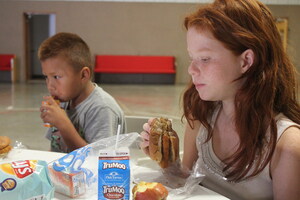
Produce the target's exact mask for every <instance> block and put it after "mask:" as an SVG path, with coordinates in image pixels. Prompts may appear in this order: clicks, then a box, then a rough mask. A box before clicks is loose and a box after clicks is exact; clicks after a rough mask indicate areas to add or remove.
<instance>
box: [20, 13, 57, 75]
mask: <svg viewBox="0 0 300 200" xmlns="http://www.w3.org/2000/svg"><path fill="white" fill-rule="evenodd" d="M55 18H56V15H55V14H36V13H24V19H25V56H26V58H25V59H26V61H25V63H26V80H34V79H43V73H42V68H41V64H40V61H39V59H38V55H37V54H38V48H39V46H40V44H41V43H42V42H43V41H44V40H45V39H47V38H49V37H51V36H52V35H54V34H55Z"/></svg>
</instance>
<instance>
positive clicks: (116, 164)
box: [98, 148, 130, 200]
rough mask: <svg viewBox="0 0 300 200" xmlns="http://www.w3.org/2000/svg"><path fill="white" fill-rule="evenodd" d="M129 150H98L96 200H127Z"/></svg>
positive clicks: (128, 189)
mask: <svg viewBox="0 0 300 200" xmlns="http://www.w3.org/2000/svg"><path fill="white" fill-rule="evenodd" d="M129 161H130V160H129V149H128V148H124V149H118V150H100V152H99V165H98V170H99V173H98V200H129V198H130V166H129Z"/></svg>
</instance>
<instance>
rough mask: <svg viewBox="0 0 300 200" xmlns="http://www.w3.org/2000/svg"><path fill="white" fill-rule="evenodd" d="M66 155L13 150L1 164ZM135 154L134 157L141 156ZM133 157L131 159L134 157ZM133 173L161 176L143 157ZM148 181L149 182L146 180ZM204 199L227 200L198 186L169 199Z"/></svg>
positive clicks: (57, 197) (60, 199) (62, 197)
mask: <svg viewBox="0 0 300 200" xmlns="http://www.w3.org/2000/svg"><path fill="white" fill-rule="evenodd" d="M64 155H66V154H64V153H55V152H49V151H38V150H29V149H13V150H11V151H10V152H9V153H8V155H7V156H6V157H5V158H2V159H0V163H5V162H11V161H16V160H45V161H46V162H47V163H50V162H52V161H54V160H56V159H58V158H61V157H62V156H64ZM140 155H142V154H139V153H137V152H135V153H134V154H133V155H132V156H140ZM132 156H131V157H132ZM131 166H133V167H132V169H133V170H132V173H133V176H135V177H134V178H137V179H139V178H140V179H141V180H142V179H144V178H145V177H148V178H149V177H150V178H152V179H153V178H156V177H158V176H159V174H160V173H159V171H158V168H155V167H153V166H155V163H154V164H153V161H151V160H150V159H148V158H146V157H141V158H138V159H135V161H134V164H133V165H132V164H131ZM145 181H147V180H145ZM199 198H201V199H204V200H206V199H207V200H219V199H227V198H226V197H224V196H222V195H220V194H218V193H215V192H213V191H211V190H209V189H207V188H204V187H202V186H199V185H197V186H196V188H195V189H194V190H193V192H192V194H190V195H189V196H181V195H178V194H176V195H174V194H172V192H171V193H170V195H169V197H168V199H172V200H177V199H178V200H179V199H188V200H196V199H199ZM67 199H72V198H70V197H67V196H65V195H62V194H59V193H55V195H54V200H67ZM88 199H97V195H95V196H93V197H89V198H88ZM73 200H74V199H73Z"/></svg>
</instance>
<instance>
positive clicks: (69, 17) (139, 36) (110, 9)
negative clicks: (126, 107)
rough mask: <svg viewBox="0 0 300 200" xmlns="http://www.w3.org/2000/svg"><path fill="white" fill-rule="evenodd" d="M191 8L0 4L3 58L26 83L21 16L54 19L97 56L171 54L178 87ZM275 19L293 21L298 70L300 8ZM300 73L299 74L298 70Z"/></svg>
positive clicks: (278, 10) (285, 9)
mask: <svg viewBox="0 0 300 200" xmlns="http://www.w3.org/2000/svg"><path fill="white" fill-rule="evenodd" d="M197 6H198V4H192V3H124V2H123V3H120V2H46V1H45V2H22V1H6V2H0V27H1V29H0V30H1V31H0V54H4V53H13V54H16V55H17V68H18V72H19V73H18V78H19V80H20V81H21V82H24V81H26V69H25V46H24V45H25V41H24V40H25V35H24V33H25V29H24V20H23V14H24V13H25V12H32V13H36V14H41V13H49V14H50V13H54V14H56V32H62V31H65V32H74V33H77V34H78V35H80V36H81V37H82V38H83V39H84V40H85V41H86V42H87V43H88V45H89V46H90V48H91V51H92V53H93V55H95V54H128V55H173V56H175V57H176V68H177V75H176V83H186V82H187V81H188V80H189V77H188V75H187V72H186V71H187V66H188V62H189V61H188V56H187V53H186V42H185V30H184V28H183V25H182V22H183V19H184V16H186V15H187V14H188V13H190V12H191V11H193V10H195V9H196V8H197ZM269 7H270V8H271V10H272V12H273V14H274V15H275V16H278V17H287V18H288V19H289V41H288V42H289V47H288V48H289V49H288V52H289V54H290V55H291V56H292V57H293V58H294V63H295V64H296V65H297V68H298V70H299V68H300V66H299V64H300V38H299V35H300V23H298V22H297V19H299V18H300V12H299V11H300V6H299V5H286V6H284V5H270V6H269ZM299 71H300V70H299Z"/></svg>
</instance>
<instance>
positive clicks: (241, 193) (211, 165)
mask: <svg viewBox="0 0 300 200" xmlns="http://www.w3.org/2000/svg"><path fill="white" fill-rule="evenodd" d="M218 111H219V109H217V110H216V112H215V113H214V115H213V117H212V121H211V125H212V127H213V125H214V123H215V120H216V117H217V115H218ZM276 120H277V130H278V138H277V140H279V138H280V136H281V135H282V133H283V132H284V131H285V130H286V129H287V128H289V127H291V126H297V127H299V128H300V125H298V124H296V123H294V122H292V121H291V120H289V119H288V118H286V117H285V116H284V115H282V114H279V115H278V116H277V117H276ZM206 136H207V130H206V129H205V128H204V127H203V126H202V127H201V128H200V130H199V134H198V136H197V149H198V152H199V153H198V154H199V155H198V156H199V158H198V160H197V163H196V170H197V171H200V173H202V174H204V175H205V178H204V180H203V181H202V182H201V184H202V185H204V186H205V187H207V188H209V189H211V190H214V191H216V192H218V193H220V194H222V195H224V196H226V197H228V198H230V199H237V200H242V199H251V200H255V199H260V200H262V199H273V192H272V191H273V190H272V180H271V178H270V173H269V171H270V170H269V168H270V167H269V164H268V165H267V166H266V167H265V168H264V169H263V171H262V172H261V173H259V174H258V175H257V176H255V177H252V178H250V179H247V180H245V181H241V182H239V183H234V182H229V181H227V180H226V178H225V174H224V173H223V172H222V169H223V167H224V166H225V164H224V163H223V162H222V161H221V160H220V159H219V158H218V157H217V156H216V155H215V153H214V151H213V146H212V141H211V140H209V141H208V142H207V143H205V139H206Z"/></svg>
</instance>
